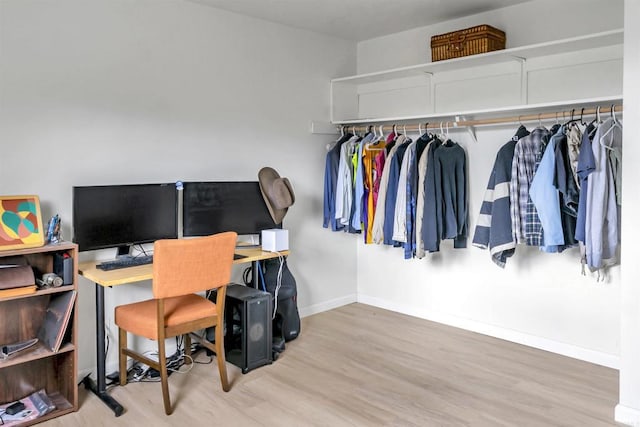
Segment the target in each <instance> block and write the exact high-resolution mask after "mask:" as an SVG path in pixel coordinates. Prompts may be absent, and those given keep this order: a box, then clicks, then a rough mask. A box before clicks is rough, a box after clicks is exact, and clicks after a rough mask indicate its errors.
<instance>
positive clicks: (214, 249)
mask: <svg viewBox="0 0 640 427" xmlns="http://www.w3.org/2000/svg"><path fill="white" fill-rule="evenodd" d="M236 239H237V234H236V233H234V232H225V233H219V234H214V235H213V236H206V237H196V238H193V239H164V240H157V241H156V242H155V243H154V245H153V296H154V298H168V297H174V296H179V295H187V294H192V293H195V292H200V291H205V290H207V289H215V288H218V287H220V286H223V285H226V284H228V283H229V281H230V280H231V267H232V265H233V253H234V251H235V246H236Z"/></svg>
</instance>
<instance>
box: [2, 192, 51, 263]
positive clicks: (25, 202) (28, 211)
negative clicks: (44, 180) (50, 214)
mask: <svg viewBox="0 0 640 427" xmlns="http://www.w3.org/2000/svg"><path fill="white" fill-rule="evenodd" d="M43 245H44V230H43V224H42V214H41V212H40V199H39V197H38V196H35V195H24V196H0V251H2V250H9V249H22V248H34V247H39V246H43Z"/></svg>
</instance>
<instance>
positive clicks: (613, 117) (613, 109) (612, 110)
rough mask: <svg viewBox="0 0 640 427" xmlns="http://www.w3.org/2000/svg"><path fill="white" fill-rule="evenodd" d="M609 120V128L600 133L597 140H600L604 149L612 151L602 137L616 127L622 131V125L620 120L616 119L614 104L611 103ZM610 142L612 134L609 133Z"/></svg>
mask: <svg viewBox="0 0 640 427" xmlns="http://www.w3.org/2000/svg"><path fill="white" fill-rule="evenodd" d="M611 120H612V121H613V124H612V125H611V127H610V128H609V129H607V131H606V132H605V133H603V134H602V135H600V141H599V142H600V145H602V146H603V147H604V148H605V149H607V150H611V151H613V148H611V147H610V146H609V145H607V144H605V142H604V137H605V136H607V135H609V133H611V131H613V130H615V129H616V128H617V129H619V130H620V131H622V126H621V125H620V122H619V121H618V119H616V112H615V105H613V104H611ZM610 142H611V143H613V134H612V135H611V139H610Z"/></svg>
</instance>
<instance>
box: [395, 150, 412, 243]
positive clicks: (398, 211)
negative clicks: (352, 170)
mask: <svg viewBox="0 0 640 427" xmlns="http://www.w3.org/2000/svg"><path fill="white" fill-rule="evenodd" d="M415 155H416V142H415V141H412V142H410V143H409V145H408V146H407V149H406V151H405V154H404V157H403V158H402V164H401V165H400V175H399V178H398V188H397V191H396V206H395V214H394V216H393V233H392V239H393V240H394V241H396V242H399V243H403V244H404V243H406V242H407V181H408V179H409V165H410V164H411V163H412V162H413V157H414V156H415Z"/></svg>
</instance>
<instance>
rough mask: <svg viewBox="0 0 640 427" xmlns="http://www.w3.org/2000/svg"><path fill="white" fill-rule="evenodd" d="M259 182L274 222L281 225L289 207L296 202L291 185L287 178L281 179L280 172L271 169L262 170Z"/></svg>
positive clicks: (259, 174)
mask: <svg viewBox="0 0 640 427" xmlns="http://www.w3.org/2000/svg"><path fill="white" fill-rule="evenodd" d="M258 182H259V183H260V191H261V192H262V197H263V198H264V202H265V203H266V204H267V209H269V213H270V214H271V218H273V222H274V223H276V224H280V223H281V222H282V219H283V218H284V216H285V214H286V213H287V209H288V208H289V206H291V205H293V203H294V202H295V201H296V197H295V195H294V194H293V188H292V187H291V183H290V182H289V180H288V179H287V178H281V177H280V175H279V174H278V172H276V171H275V169H273V168H270V167H264V168H262V169H260V172H258Z"/></svg>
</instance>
